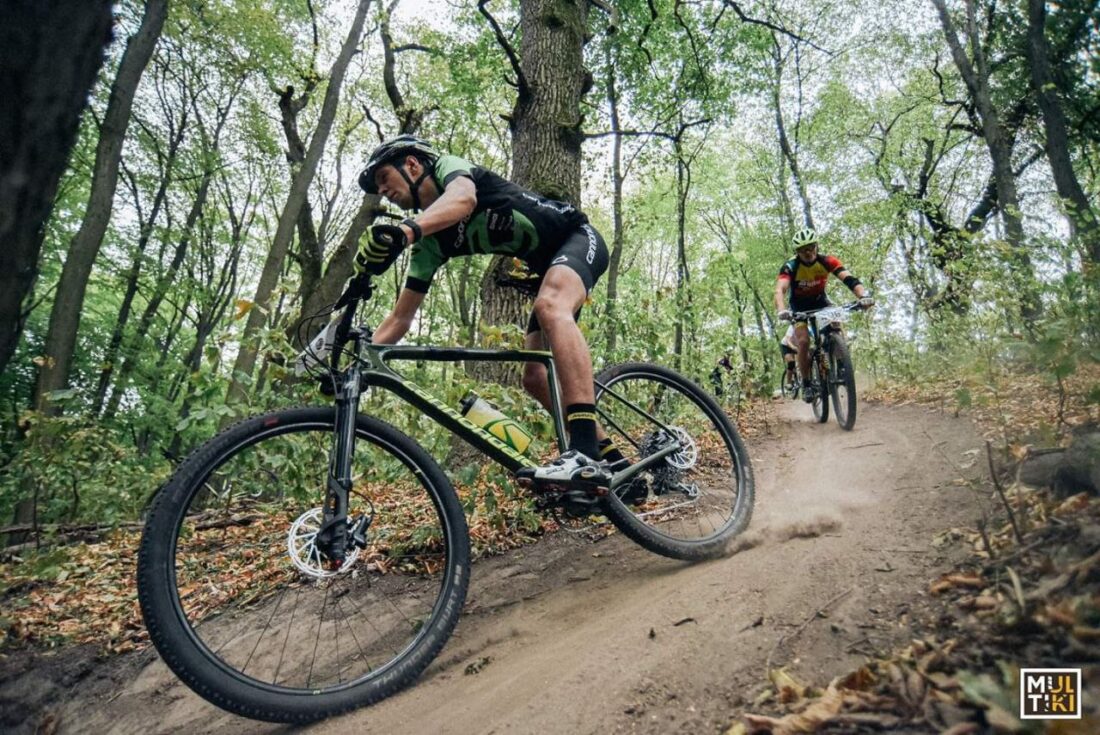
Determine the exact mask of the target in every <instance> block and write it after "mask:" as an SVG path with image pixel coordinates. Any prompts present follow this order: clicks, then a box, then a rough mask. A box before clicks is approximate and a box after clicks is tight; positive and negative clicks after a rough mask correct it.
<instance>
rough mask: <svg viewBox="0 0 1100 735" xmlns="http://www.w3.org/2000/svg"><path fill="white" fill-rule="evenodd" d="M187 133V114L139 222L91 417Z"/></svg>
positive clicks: (107, 382)
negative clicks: (147, 209) (149, 203)
mask: <svg viewBox="0 0 1100 735" xmlns="http://www.w3.org/2000/svg"><path fill="white" fill-rule="evenodd" d="M186 130H187V114H186V112H184V114H183V115H182V117H181V118H180V124H179V126H178V127H177V128H176V130H175V131H174V132H173V134H172V137H171V139H170V140H169V143H168V153H167V155H166V156H165V160H164V170H163V172H162V174H161V177H160V182H159V184H158V185H157V191H156V193H155V194H154V195H153V207H152V209H151V210H150V212H149V217H148V218H147V219H145V221H143V222H142V223H141V228H140V230H139V233H138V242H137V247H135V248H134V260H133V264H132V265H131V266H130V270H129V271H128V272H127V274H126V291H125V293H124V294H123V297H122V306H120V307H119V310H118V319H116V320H115V327H114V330H113V331H112V332H111V339H110V340H109V341H108V343H107V350H106V352H105V353H104V356H103V369H102V370H101V371H100V373H99V383H98V385H97V386H96V392H95V398H94V400H93V402H92V415H93V416H98V415H99V412H100V410H101V409H102V408H103V401H104V400H106V398H107V388H108V387H110V384H111V376H112V375H113V373H114V369H115V362H116V361H117V360H118V351H119V348H120V347H121V346H122V339H123V336H124V335H125V333H126V323H127V322H128V321H129V319H130V311H131V310H132V309H133V305H134V297H135V296H137V290H138V279H139V277H140V276H141V263H142V260H143V259H144V257H145V249H146V248H147V247H148V246H149V238H150V237H152V234H153V226H154V225H155V224H156V221H157V217H158V216H159V215H160V210H161V207H163V206H164V202H165V199H166V198H167V195H168V184H169V182H170V181H171V180H172V166H173V164H174V163H175V160H176V153H177V151H178V150H179V146H180V144H181V143H182V142H183V138H184V135H185V131H186ZM133 194H134V197H135V199H136V198H137V196H138V188H137V186H136V185H134V186H133ZM139 214H140V212H139Z"/></svg>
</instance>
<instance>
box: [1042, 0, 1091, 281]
mask: <svg viewBox="0 0 1100 735" xmlns="http://www.w3.org/2000/svg"><path fill="white" fill-rule="evenodd" d="M1027 7H1028V25H1027V52H1028V66H1029V68H1030V70H1031V85H1032V87H1034V89H1035V97H1036V99H1038V101H1039V109H1040V110H1041V111H1042V113H1043V128H1044V130H1045V132H1046V146H1045V147H1046V152H1047V158H1048V159H1049V160H1050V168H1051V172H1052V173H1053V174H1054V185H1055V187H1057V189H1058V196H1060V197H1061V198H1062V200H1063V202H1064V204H1065V207H1066V210H1067V213H1068V215H1069V221H1070V224H1071V225H1072V227H1073V229H1074V230H1075V234H1076V235H1077V236H1078V237H1079V238H1080V240H1081V242H1082V244H1083V245H1084V246H1085V249H1086V251H1087V252H1088V254H1089V257H1090V258H1091V259H1092V262H1093V263H1100V223H1098V222H1097V218H1096V213H1095V212H1094V211H1093V210H1092V207H1091V206H1090V204H1089V200H1088V197H1087V196H1085V192H1084V191H1083V190H1082V189H1081V184H1080V183H1079V182H1078V181H1077V175H1076V174H1075V173H1074V171H1073V162H1072V161H1071V160H1070V154H1069V136H1068V134H1067V132H1066V116H1065V113H1064V112H1063V110H1062V103H1061V102H1060V101H1059V100H1058V97H1057V95H1056V93H1055V89H1056V88H1055V85H1054V78H1053V76H1052V74H1051V71H1050V54H1049V50H1048V48H1047V40H1046V35H1045V30H1046V2H1045V0H1028V3H1027Z"/></svg>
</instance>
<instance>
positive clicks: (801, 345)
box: [794, 322, 810, 380]
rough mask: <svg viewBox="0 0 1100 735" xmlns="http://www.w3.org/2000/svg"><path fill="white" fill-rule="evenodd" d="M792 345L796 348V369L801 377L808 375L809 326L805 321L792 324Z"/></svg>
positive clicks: (807, 376) (804, 378)
mask: <svg viewBox="0 0 1100 735" xmlns="http://www.w3.org/2000/svg"><path fill="white" fill-rule="evenodd" d="M794 346H795V347H796V348H797V349H798V370H799V372H800V373H801V374H802V379H803V380H807V379H809V377H810V328H809V326H808V325H807V324H806V323H805V322H800V323H798V324H796V325H795V326H794Z"/></svg>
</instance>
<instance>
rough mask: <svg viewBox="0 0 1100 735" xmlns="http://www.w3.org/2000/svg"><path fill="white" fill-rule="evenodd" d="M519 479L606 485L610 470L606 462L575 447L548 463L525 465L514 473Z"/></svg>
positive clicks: (563, 483)
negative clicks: (534, 465) (535, 465)
mask: <svg viewBox="0 0 1100 735" xmlns="http://www.w3.org/2000/svg"><path fill="white" fill-rule="evenodd" d="M516 477H518V478H519V479H520V480H521V481H527V482H533V483H535V484H538V485H585V486H591V487H607V486H608V484H609V483H610V482H611V470H610V469H609V468H608V465H607V462H604V461H599V460H595V459H592V458H591V457H589V456H587V455H585V454H584V453H583V452H580V451H578V450H576V449H570V450H569V451H568V452H566V453H565V454H563V455H561V456H560V457H558V458H557V459H555V460H554V461H553V462H551V463H550V464H546V465H543V466H542V467H525V468H523V469H521V470H520V471H519V472H517V473H516Z"/></svg>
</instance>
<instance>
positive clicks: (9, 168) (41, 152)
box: [0, 0, 112, 373]
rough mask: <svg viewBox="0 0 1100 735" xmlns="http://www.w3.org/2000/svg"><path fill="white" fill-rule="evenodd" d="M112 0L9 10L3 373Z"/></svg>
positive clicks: (0, 25) (3, 129)
mask: <svg viewBox="0 0 1100 735" xmlns="http://www.w3.org/2000/svg"><path fill="white" fill-rule="evenodd" d="M111 5H112V3H110V2H107V0H50V1H47V0H18V1H16V2H7V3H4V5H3V10H2V11H0V77H2V78H3V79H4V80H5V82H4V104H3V106H2V107H0V243H3V244H4V245H3V247H0V373H2V372H4V368H5V367H6V366H7V364H8V360H10V359H11V356H12V353H13V352H14V351H15V347H16V345H17V344H18V342H19V337H20V335H21V334H22V331H23V320H24V318H25V317H26V313H25V311H24V308H25V306H24V305H25V302H26V301H27V297H28V296H29V294H30V293H31V290H32V288H33V287H34V281H35V278H36V276H37V275H38V254H39V252H40V251H41V249H42V240H43V237H44V234H45V228H44V225H45V223H46V220H47V218H48V217H49V213H50V208H51V207H52V206H53V200H54V196H55V195H56V193H57V184H58V181H59V180H60V178H61V174H62V172H64V170H65V164H66V162H67V160H68V157H69V151H70V150H71V149H72V147H73V143H75V141H76V135H77V129H78V127H79V123H80V113H81V111H82V110H83V109H84V106H85V104H87V99H88V93H89V90H91V88H92V84H93V83H94V82H95V79H96V74H97V73H98V72H99V67H100V66H101V65H102V63H103V51H104V48H105V47H106V46H107V44H108V43H110V40H111Z"/></svg>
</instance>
